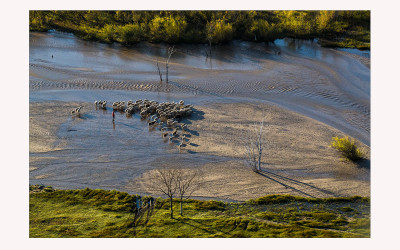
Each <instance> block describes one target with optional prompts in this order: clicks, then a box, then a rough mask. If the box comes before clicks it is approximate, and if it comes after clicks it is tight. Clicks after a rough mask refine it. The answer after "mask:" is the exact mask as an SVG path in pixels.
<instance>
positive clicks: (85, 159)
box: [29, 32, 370, 189]
mask: <svg viewBox="0 0 400 250" xmlns="http://www.w3.org/2000/svg"><path fill="white" fill-rule="evenodd" d="M29 41H30V44H29V46H30V50H29V69H30V82H29V86H30V96H29V99H30V102H37V101H66V102H69V101H74V102H82V103H85V105H84V116H83V117H82V118H81V119H79V118H78V119H75V120H74V119H72V118H70V119H69V120H68V121H67V123H65V124H63V125H62V126H61V128H60V131H59V134H58V136H59V138H60V139H59V142H58V143H62V142H67V145H68V146H67V148H66V149H65V150H62V151H56V152H51V153H48V154H31V156H44V157H46V160H42V161H41V162H38V163H36V164H37V165H38V166H40V167H41V168H40V169H38V170H35V171H32V172H31V180H30V182H31V183H32V184H33V183H41V182H46V183H49V185H55V186H59V187H68V188H77V187H86V186H89V187H93V188H96V187H101V188H106V187H110V188H117V189H123V188H124V185H125V184H126V183H127V182H128V181H129V180H130V179H132V178H133V177H135V176H137V175H138V174H140V173H142V172H143V171H145V170H146V169H151V168H154V167H156V165H157V164H159V163H160V162H164V161H168V160H173V161H174V162H178V163H179V162H180V163H182V164H183V163H185V162H189V161H190V162H191V164H192V163H193V157H196V162H200V163H201V162H203V163H204V162H212V161H220V160H224V159H222V158H219V157H214V156H206V155H200V154H191V153H190V152H189V153H185V154H182V153H179V151H178V150H177V143H176V142H175V143H174V142H172V143H170V142H166V143H164V142H163V140H162V138H161V136H160V132H159V131H149V129H148V126H147V124H146V123H145V121H141V120H140V119H139V118H138V117H132V118H130V119H128V118H126V117H125V114H117V119H116V122H115V124H114V125H115V126H113V124H112V122H111V119H110V115H111V114H110V110H108V111H107V112H103V111H101V110H96V109H95V107H94V105H92V103H93V102H94V101H95V100H107V101H108V102H109V103H111V102H113V101H128V100H136V99H149V100H156V101H160V102H161V101H179V100H181V99H182V100H185V101H186V102H187V103H192V104H195V105H206V104H208V103H213V102H252V103H256V102H260V101H261V102H267V103H272V104H276V105H279V106H282V107H284V108H287V109H289V110H293V111H296V112H298V113H300V114H304V115H306V116H309V117H311V118H314V119H316V120H319V121H321V122H324V123H326V124H328V125H330V126H333V127H335V128H337V129H339V130H341V131H343V132H345V133H347V134H349V135H350V136H353V137H355V138H357V139H359V140H360V141H362V142H363V143H365V144H367V145H369V143H370V69H369V68H368V67H367V66H366V65H364V64H363V63H362V62H361V61H360V60H357V59H356V58H354V57H352V56H346V55H345V54H343V53H341V52H342V51H345V52H346V53H352V54H355V55H358V56H362V57H364V58H369V57H370V54H369V52H366V51H363V52H360V51H357V50H349V49H340V50H335V49H328V48H321V47H320V46H319V45H318V44H317V43H316V42H314V41H303V40H295V39H281V40H277V41H275V44H266V43H252V42H241V41H234V42H232V43H231V44H228V45H218V46H213V48H212V57H211V58H210V57H207V56H206V54H205V49H206V48H207V46H206V45H204V44H200V45H177V46H176V49H177V52H176V53H175V54H173V56H172V58H171V63H170V72H169V73H170V83H169V84H165V83H163V84H160V83H159V76H158V73H157V67H156V64H157V62H159V65H160V68H161V71H162V72H163V77H164V79H165V65H164V63H165V57H166V50H167V45H165V44H150V43H140V44H138V45H135V46H134V47H131V48H126V47H123V46H120V45H117V44H112V45H108V44H101V43H96V42H88V41H83V40H80V39H77V38H76V37H74V36H73V35H71V34H67V33H61V32H50V33H37V32H31V33H30V39H29ZM88 103H89V104H88ZM187 122H188V123H190V122H191V121H190V120H188V121H187ZM193 132H195V131H193ZM53 156H54V157H55V159H53V158H52V157H53ZM192 165H193V164H192ZM46 174H47V175H49V177H47V178H45V179H38V180H35V179H33V178H32V177H33V176H37V175H46Z"/></svg>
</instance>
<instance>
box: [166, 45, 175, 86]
mask: <svg viewBox="0 0 400 250" xmlns="http://www.w3.org/2000/svg"><path fill="white" fill-rule="evenodd" d="M175 51H176V50H175V45H173V46H170V47H168V57H167V61H166V63H165V68H166V70H167V71H166V83H168V66H169V60H170V59H171V56H172V54H173V53H174V52H175Z"/></svg>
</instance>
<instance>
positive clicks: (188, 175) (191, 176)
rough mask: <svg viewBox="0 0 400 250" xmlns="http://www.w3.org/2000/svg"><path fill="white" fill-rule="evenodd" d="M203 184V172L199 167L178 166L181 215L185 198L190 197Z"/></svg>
mask: <svg viewBox="0 0 400 250" xmlns="http://www.w3.org/2000/svg"><path fill="white" fill-rule="evenodd" d="M201 184H202V172H201V171H200V170H198V169H184V168H178V171H177V178H176V186H177V196H178V198H179V200H180V208H181V216H183V207H182V204H183V199H189V198H190V197H191V196H192V194H193V192H195V191H196V190H198V189H199V188H200V186H201Z"/></svg>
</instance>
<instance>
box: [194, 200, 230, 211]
mask: <svg viewBox="0 0 400 250" xmlns="http://www.w3.org/2000/svg"><path fill="white" fill-rule="evenodd" d="M194 207H195V209H197V210H221V211H223V210H225V204H224V203H223V202H222V201H196V203H195V204H194Z"/></svg>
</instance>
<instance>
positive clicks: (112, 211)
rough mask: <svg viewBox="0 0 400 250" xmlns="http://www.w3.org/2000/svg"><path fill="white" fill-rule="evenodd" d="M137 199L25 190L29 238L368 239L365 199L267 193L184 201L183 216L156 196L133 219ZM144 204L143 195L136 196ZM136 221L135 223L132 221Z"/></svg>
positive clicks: (115, 193) (100, 192)
mask: <svg viewBox="0 0 400 250" xmlns="http://www.w3.org/2000/svg"><path fill="white" fill-rule="evenodd" d="M137 197H138V196H135V195H129V194H127V193H122V192H118V191H105V190H91V189H84V190H53V189H52V188H46V189H43V188H41V189H38V187H37V186H36V187H34V186H31V187H30V200H29V209H30V210H29V215H30V218H29V227H30V232H29V234H30V237H45V238H47V237H49V238H52V237H160V238H163V237H173V238H179V237H196V238H202V237H228V238H229V237H370V200H369V198H362V197H349V198H328V199H310V198H304V197H295V196H289V195H270V196H266V197H262V198H259V199H256V200H250V201H247V202H243V203H235V202H220V201H200V200H187V201H186V202H185V203H184V206H183V208H184V210H183V216H181V215H179V202H178V201H177V200H176V201H175V202H174V210H175V216H174V217H175V218H174V219H171V218H170V210H169V203H168V201H167V200H164V199H161V198H158V199H157V200H156V201H155V203H153V204H155V205H154V209H153V210H148V211H147V212H145V213H143V216H142V217H140V218H137V217H135V212H136V210H135V208H136V201H137V199H136V198H137ZM142 200H143V203H147V201H148V200H149V197H142ZM135 218H136V219H135Z"/></svg>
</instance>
